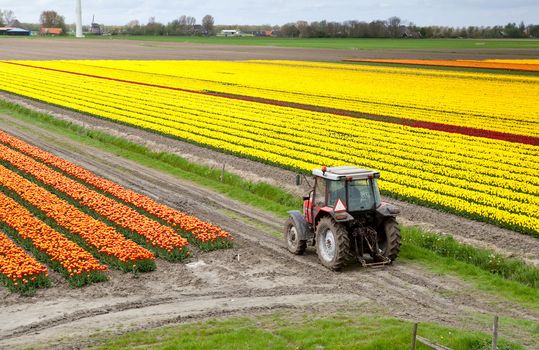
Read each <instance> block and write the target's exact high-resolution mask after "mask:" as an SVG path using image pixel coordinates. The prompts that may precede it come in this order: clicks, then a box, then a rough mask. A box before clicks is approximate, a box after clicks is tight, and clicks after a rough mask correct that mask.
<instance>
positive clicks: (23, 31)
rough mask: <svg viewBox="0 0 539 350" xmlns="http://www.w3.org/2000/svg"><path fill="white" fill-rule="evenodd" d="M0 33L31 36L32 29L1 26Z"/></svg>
mask: <svg viewBox="0 0 539 350" xmlns="http://www.w3.org/2000/svg"><path fill="white" fill-rule="evenodd" d="M0 35H12V36H29V35H30V31H29V30H26V29H23V28H15V27H0Z"/></svg>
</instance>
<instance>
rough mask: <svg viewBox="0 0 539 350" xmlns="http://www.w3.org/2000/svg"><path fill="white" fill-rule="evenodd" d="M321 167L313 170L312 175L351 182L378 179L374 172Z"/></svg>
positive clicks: (360, 169)
mask: <svg viewBox="0 0 539 350" xmlns="http://www.w3.org/2000/svg"><path fill="white" fill-rule="evenodd" d="M324 168H325V167H322V169H314V170H313V175H314V176H319V177H323V178H324V179H328V180H341V179H343V178H347V177H351V178H352V180H359V179H372V178H379V177H380V173H379V172H378V171H376V170H371V169H362V168H358V167H355V166H334V167H327V168H325V171H324Z"/></svg>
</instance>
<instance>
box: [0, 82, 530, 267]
mask: <svg viewBox="0 0 539 350" xmlns="http://www.w3.org/2000/svg"><path fill="white" fill-rule="evenodd" d="M0 98H2V99H4V100H7V101H11V102H15V103H18V104H20V105H23V106H25V107H27V108H29V109H32V110H35V111H40V112H45V113H49V114H51V115H53V116H55V117H57V118H60V119H63V120H67V121H70V122H73V123H75V124H79V125H82V126H84V127H86V128H89V129H94V130H100V131H104V132H106V133H109V134H112V135H115V136H120V137H123V138H126V139H128V140H130V141H132V142H135V143H138V144H142V145H144V146H146V147H148V148H149V149H152V150H155V151H164V152H170V153H175V154H178V155H180V156H182V157H184V158H185V159H188V160H190V161H192V162H196V163H201V164H206V165H208V166H211V167H216V168H220V167H221V166H222V164H223V163H225V164H226V169H227V171H230V172H232V173H235V174H238V175H240V176H242V177H244V178H246V179H248V180H251V181H264V182H267V183H270V184H273V185H276V186H279V187H282V188H285V189H287V190H289V191H290V192H292V193H294V194H296V195H298V196H300V195H303V194H304V193H306V189H305V188H298V187H296V186H295V185H293V184H294V182H295V174H294V173H293V172H290V171H287V170H283V169H280V168H277V167H273V166H269V165H266V164H262V163H258V162H255V161H251V160H248V159H243V158H238V157H235V156H231V155H227V154H223V153H219V152H216V151H212V150H210V149H206V148H203V147H199V146H196V145H193V144H190V143H186V142H182V141H179V140H175V139H171V138H168V137H165V136H161V135H158V134H155V133H152V132H149V131H144V130H141V129H138V128H134V127H129V126H126V125H120V124H117V123H114V122H112V121H108V120H103V119H98V118H94V117H90V116H87V115H84V114H81V113H76V112H73V111H69V110H66V109H63V108H60V107H54V106H51V105H47V104H45V103H41V102H38V101H33V100H29V99H25V98H23V97H19V96H14V95H11V94H7V93H4V92H0ZM6 118H7V117H6ZM11 119H13V118H11ZM221 198H222V197H221ZM384 200H385V201H388V202H391V203H394V204H396V205H398V206H399V207H400V208H401V210H402V214H401V215H400V217H399V221H400V222H401V223H403V224H405V225H408V226H414V225H415V226H420V227H422V228H425V229H428V230H430V231H434V232H437V233H441V234H451V235H453V236H454V237H455V238H456V239H458V240H459V241H461V242H464V243H469V244H473V245H475V246H478V247H483V248H488V249H491V250H494V251H497V252H499V253H501V254H504V255H506V256H518V257H521V258H523V259H525V260H526V261H527V262H529V263H531V264H534V265H536V266H539V239H537V238H534V237H531V236H526V235H523V234H520V233H517V232H514V231H510V230H506V229H503V228H499V227H496V226H493V225H490V224H485V223H481V222H477V221H472V220H468V219H465V218H462V217H460V216H456V215H452V214H447V213H444V212H441V211H439V210H435V209H430V208H426V207H422V206H418V205H414V204H411V203H407V202H403V201H398V200H395V199H391V198H384ZM246 210H248V209H246ZM244 212H245V211H244ZM263 221H264V222H266V223H268V224H270V225H271V224H272V223H273V222H272V221H271V220H269V222H268V220H263Z"/></svg>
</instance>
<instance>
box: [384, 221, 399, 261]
mask: <svg viewBox="0 0 539 350" xmlns="http://www.w3.org/2000/svg"><path fill="white" fill-rule="evenodd" d="M383 230H384V232H383V233H382V235H379V238H381V239H380V240H379V241H378V247H379V248H380V250H381V251H382V255H383V256H385V257H386V258H388V259H390V260H391V261H394V260H395V259H397V257H398V256H399V253H400V250H401V231H400V228H399V224H398V222H397V220H395V218H388V219H386V221H385V222H384V225H383ZM380 236H381V237H380Z"/></svg>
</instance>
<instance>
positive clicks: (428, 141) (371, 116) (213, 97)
mask: <svg viewBox="0 0 539 350" xmlns="http://www.w3.org/2000/svg"><path fill="white" fill-rule="evenodd" d="M0 67H1V68H0V90H4V91H7V92H11V93H15V94H18V95H22V96H25V97H29V98H32V99H36V100H40V101H44V102H46V103H50V104H54V105H58V106H62V107H66V108H69V109H73V110H76V111H80V112H83V113H88V114H91V115H94V116H97V117H100V118H104V119H109V120H113V121H116V122H119V123H124V124H128V125H133V126H136V127H140V128H143V129H147V130H151V131H154V132H158V133H161V134H165V135H168V136H170V137H174V138H178V139H181V140H185V141H188V142H191V143H195V144H198V145H201V146H204V147H209V148H212V149H216V150H219V151H222V152H227V153H231V154H235V155H238V156H241V157H247V158H250V159H254V160H257V161H260V162H265V163H268V164H272V165H277V166H280V167H284V168H288V169H293V170H296V171H302V172H308V171H310V170H311V169H313V168H315V167H319V166H321V165H328V166H332V165H345V164H351V165H357V166H361V167H368V168H374V169H377V170H379V171H381V174H382V178H381V182H380V187H381V190H382V191H383V192H384V193H386V194H388V195H390V196H393V197H396V198H400V199H404V200H407V201H410V202H414V203H419V204H422V205H428V206H432V207H435V208H438V209H441V210H445V211H449V212H452V213H455V214H458V215H462V216H465V217H470V218H473V219H477V220H482V221H486V222H491V223H494V224H497V225H499V226H503V227H507V228H510V229H513V230H517V231H520V232H523V233H527V234H531V235H539V161H538V160H539V76H535V75H519V74H508V73H503V74H502V73H500V74H496V73H491V72H489V73H476V72H469V71H466V72H464V71H444V70H433V69H423V68H407V67H382V66H373V65H361V64H339V63H311V62H294V61H236V62H234V61H232V62H224V61H3V62H0Z"/></svg>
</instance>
